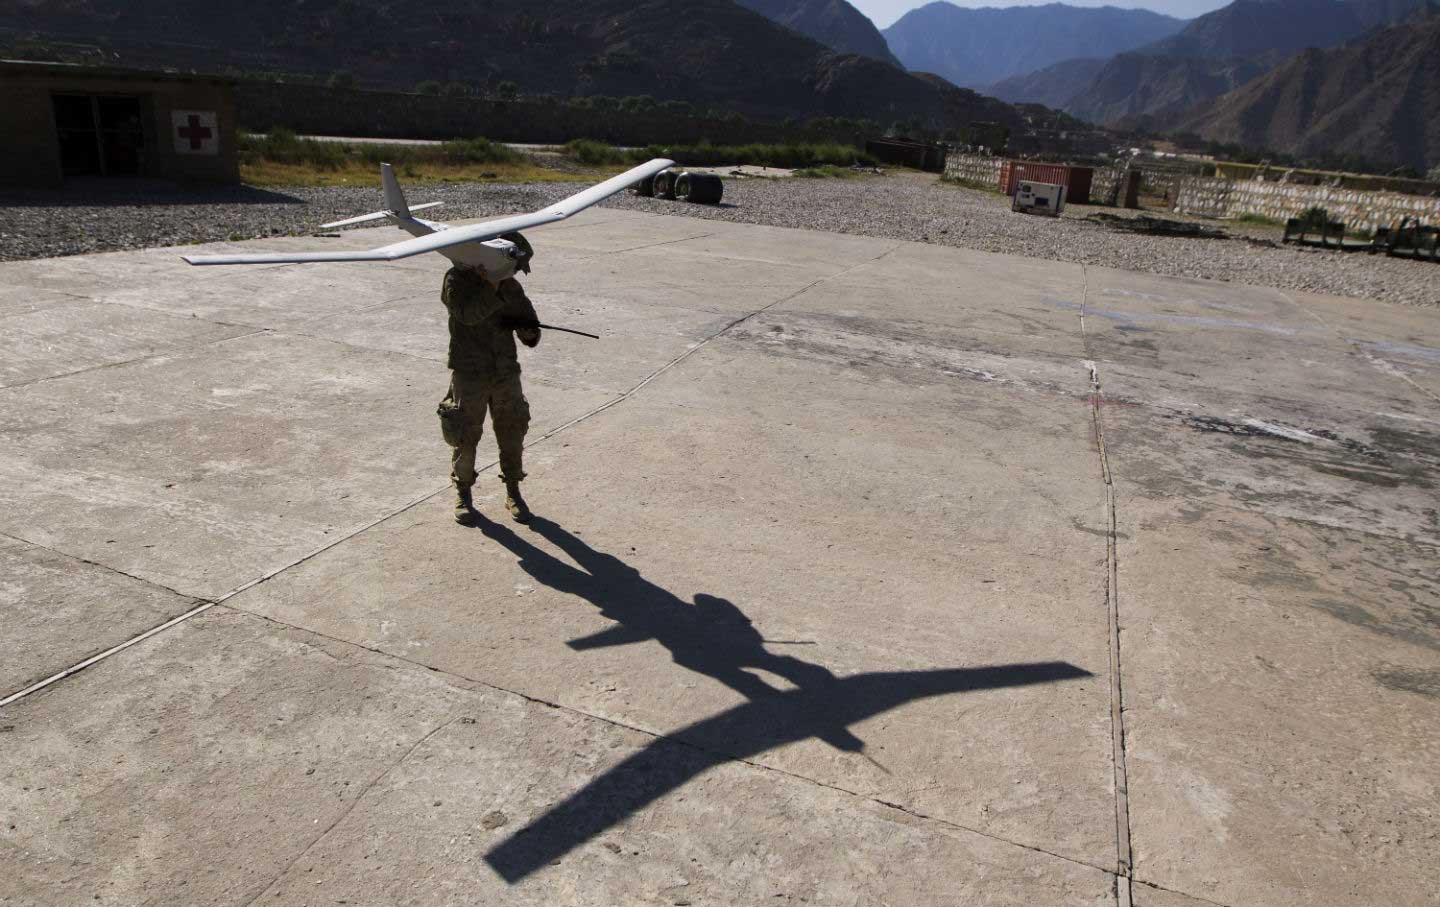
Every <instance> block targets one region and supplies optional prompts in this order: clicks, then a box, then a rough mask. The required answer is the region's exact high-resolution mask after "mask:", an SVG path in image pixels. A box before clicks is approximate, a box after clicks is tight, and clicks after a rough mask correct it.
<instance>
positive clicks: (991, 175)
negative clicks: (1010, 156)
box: [945, 152, 1005, 190]
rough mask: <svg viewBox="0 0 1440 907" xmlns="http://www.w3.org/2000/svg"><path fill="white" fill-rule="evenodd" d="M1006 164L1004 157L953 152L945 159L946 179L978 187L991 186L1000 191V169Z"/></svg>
mask: <svg viewBox="0 0 1440 907" xmlns="http://www.w3.org/2000/svg"><path fill="white" fill-rule="evenodd" d="M1004 163H1005V158H1003V157H990V156H988V155H982V154H955V153H953V152H952V153H951V154H950V156H949V157H947V158H946V159H945V179H947V180H958V181H959V182H962V183H970V184H972V185H976V186H989V187H991V188H993V189H996V190H998V189H999V188H1000V167H1001V166H1002V165H1003V164H1004Z"/></svg>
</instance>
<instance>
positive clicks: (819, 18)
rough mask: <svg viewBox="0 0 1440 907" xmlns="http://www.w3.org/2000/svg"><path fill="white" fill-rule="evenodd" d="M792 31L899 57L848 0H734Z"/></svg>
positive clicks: (842, 47)
mask: <svg viewBox="0 0 1440 907" xmlns="http://www.w3.org/2000/svg"><path fill="white" fill-rule="evenodd" d="M735 2H736V3H739V4H740V5H741V6H743V7H745V8H746V9H749V10H754V11H755V12H757V13H759V14H760V15H762V16H764V17H765V18H767V19H770V20H771V21H774V22H778V23H780V24H781V25H783V26H785V27H786V28H788V29H790V30H791V31H797V32H799V33H800V34H802V35H806V36H807V37H810V38H814V39H815V40H816V41H819V42H820V43H821V44H824V45H825V46H826V47H828V48H830V49H831V50H835V51H839V52H840V53H843V54H860V55H861V56H865V57H874V58H875V59H877V60H884V61H885V62H886V63H890V64H892V65H894V66H900V61H899V60H898V59H896V58H895V55H894V54H892V53H891V52H890V45H888V44H886V43H885V37H884V36H883V35H881V34H880V29H878V28H876V27H875V23H874V22H871V21H870V19H869V17H867V16H866V15H865V14H864V13H862V12H860V11H859V10H858V9H856V8H855V7H853V6H851V5H850V4H849V3H847V2H845V0H735Z"/></svg>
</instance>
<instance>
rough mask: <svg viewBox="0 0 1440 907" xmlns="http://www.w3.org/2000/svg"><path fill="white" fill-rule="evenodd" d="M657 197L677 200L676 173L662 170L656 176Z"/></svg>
mask: <svg viewBox="0 0 1440 907" xmlns="http://www.w3.org/2000/svg"><path fill="white" fill-rule="evenodd" d="M655 197H656V198H666V199H669V200H670V201H672V202H673V201H674V200H675V171H673V170H662V171H661V172H659V173H657V174H655Z"/></svg>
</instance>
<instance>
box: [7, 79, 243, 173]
mask: <svg viewBox="0 0 1440 907" xmlns="http://www.w3.org/2000/svg"><path fill="white" fill-rule="evenodd" d="M56 93H65V94H84V95H121V96H129V97H139V98H140V100H141V116H142V128H143V130H144V146H145V147H144V156H143V159H142V165H141V168H142V174H143V175H145V176H150V177H158V178H163V179H175V180H182V181H184V180H202V181H220V182H238V181H239V179H240V169H239V158H238V156H237V153H236V151H237V149H236V147H235V100H234V95H233V92H232V90H231V88H230V84H229V83H228V82H225V81H223V80H218V79H209V78H202V77H196V78H189V77H183V76H166V75H157V74H145V73H130V72H124V71H110V70H86V69H85V68H82V67H63V66H46V65H35V66H31V65H28V64H4V65H0V135H3V136H5V141H4V142H0V183H6V184H10V185H16V186H23V187H45V186H56V185H59V184H60V182H61V170H60V149H59V140H58V138H57V135H56V131H55V117H54V112H53V108H52V104H51V96H52V95H53V94H56ZM175 110H182V111H184V110H203V111H214V112H215V113H216V119H217V127H218V128H217V132H218V137H217V138H218V147H217V149H216V153H215V154H213V155H211V154H181V153H178V152H177V151H176V150H175V140H174V125H173V123H172V121H171V113H172V111H175Z"/></svg>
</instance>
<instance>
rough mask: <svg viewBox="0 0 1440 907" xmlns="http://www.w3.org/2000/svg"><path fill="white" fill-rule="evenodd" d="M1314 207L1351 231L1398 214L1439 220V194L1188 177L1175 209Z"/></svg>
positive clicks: (1294, 211)
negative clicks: (1435, 196)
mask: <svg viewBox="0 0 1440 907" xmlns="http://www.w3.org/2000/svg"><path fill="white" fill-rule="evenodd" d="M1317 207H1318V208H1324V209H1325V210H1326V211H1327V212H1329V215H1330V218H1331V219H1332V220H1338V221H1342V222H1343V223H1345V225H1346V226H1347V227H1349V228H1350V229H1352V230H1373V229H1375V228H1376V227H1378V226H1384V225H1387V224H1390V223H1393V222H1395V221H1398V220H1400V218H1402V217H1411V218H1419V219H1420V220H1422V221H1424V222H1425V223H1427V224H1436V223H1440V198H1427V197H1425V196H1420V195H1401V194H1400V193H1398V192H1368V191H1364V190H1361V189H1336V188H1331V187H1329V186H1297V185H1293V184H1290V183H1269V182H1263V181H1261V180H1242V181H1232V180H1223V179H1208V178H1200V177H1192V178H1190V179H1186V180H1182V181H1181V182H1180V185H1179V187H1178V190H1177V194H1176V196H1175V210H1176V211H1179V212H1181V213H1183V214H1197V215H1200V216H1202V217H1243V216H1245V215H1247V214H1253V215H1259V216H1261V217H1268V218H1271V219H1273V220H1285V219H1286V218H1290V217H1299V216H1300V215H1301V214H1303V213H1304V212H1305V211H1306V210H1307V209H1309V208H1317Z"/></svg>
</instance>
